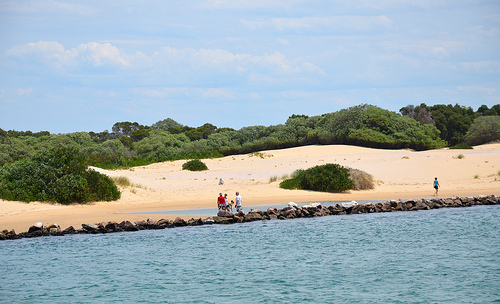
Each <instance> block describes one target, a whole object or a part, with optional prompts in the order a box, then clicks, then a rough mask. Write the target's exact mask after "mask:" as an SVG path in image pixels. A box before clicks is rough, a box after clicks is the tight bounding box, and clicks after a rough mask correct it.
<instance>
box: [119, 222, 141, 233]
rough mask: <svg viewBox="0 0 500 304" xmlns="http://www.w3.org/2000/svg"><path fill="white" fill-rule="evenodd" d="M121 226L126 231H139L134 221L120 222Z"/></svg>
mask: <svg viewBox="0 0 500 304" xmlns="http://www.w3.org/2000/svg"><path fill="white" fill-rule="evenodd" d="M119 226H120V228H122V229H123V230H125V231H137V230H139V228H138V227H137V226H136V225H134V224H133V223H131V222H129V221H122V222H121V223H120V224H119Z"/></svg>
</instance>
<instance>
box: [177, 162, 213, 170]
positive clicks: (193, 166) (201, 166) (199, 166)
mask: <svg viewBox="0 0 500 304" xmlns="http://www.w3.org/2000/svg"><path fill="white" fill-rule="evenodd" d="M182 170H189V171H205V170H208V167H207V165H205V163H204V162H202V161H201V160H199V159H192V160H190V161H187V162H185V163H184V164H182Z"/></svg>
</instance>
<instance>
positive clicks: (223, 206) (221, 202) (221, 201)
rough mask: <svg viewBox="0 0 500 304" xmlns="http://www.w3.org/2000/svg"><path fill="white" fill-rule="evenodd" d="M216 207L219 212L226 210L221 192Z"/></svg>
mask: <svg viewBox="0 0 500 304" xmlns="http://www.w3.org/2000/svg"><path fill="white" fill-rule="evenodd" d="M217 206H218V207H219V210H226V199H225V198H224V196H222V192H221V193H219V197H218V198H217Z"/></svg>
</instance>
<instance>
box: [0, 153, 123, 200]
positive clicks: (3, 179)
mask: <svg viewBox="0 0 500 304" xmlns="http://www.w3.org/2000/svg"><path fill="white" fill-rule="evenodd" d="M0 198H2V199H6V200H17V201H24V202H31V201H52V202H58V203H61V204H70V203H86V202H91V201H110V200H116V199H118V198H120V192H119V191H118V189H117V187H116V186H115V184H114V183H113V181H112V180H111V179H110V178H109V177H108V176H106V175H103V174H100V173H99V172H96V171H94V170H89V169H88V165H87V157H86V155H85V154H83V153H81V152H79V150H78V149H77V148H75V147H63V148H52V149H48V150H45V151H43V152H40V153H37V154H35V155H34V156H33V157H32V158H30V159H23V160H20V161H17V162H15V163H13V164H8V165H5V166H3V167H0Z"/></svg>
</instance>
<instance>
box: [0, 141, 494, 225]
mask: <svg viewBox="0 0 500 304" xmlns="http://www.w3.org/2000/svg"><path fill="white" fill-rule="evenodd" d="M460 154H461V155H463V157H461V158H458V157H457V156H458V155H460ZM262 155H263V156H264V157H257V156H252V155H250V154H245V155H233V156H227V157H223V158H215V159H204V160H202V161H203V162H204V163H206V164H207V166H208V168H209V170H208V171H200V172H191V171H185V170H182V164H183V163H184V162H185V160H180V161H173V162H163V163H155V164H151V165H148V166H140V167H134V168H130V169H126V170H103V169H99V168H96V170H97V171H99V172H101V173H104V174H106V175H108V176H111V177H121V176H123V177H126V178H128V179H129V180H130V182H131V183H132V185H133V186H131V187H126V188H120V191H122V197H121V198H120V199H119V200H117V201H111V202H96V203H91V204H87V205H60V204H51V203H43V202H31V203H24V202H12V201H3V200H0V231H2V230H4V229H15V230H16V231H26V230H27V229H28V228H29V227H30V226H31V225H32V224H34V223H36V222H42V223H43V224H44V225H50V224H53V223H57V224H59V225H60V226H61V227H69V226H79V225H81V224H82V223H87V222H93V223H99V222H105V221H116V222H121V221H123V220H129V221H140V220H143V219H144V214H140V215H137V214H124V213H134V212H152V211H155V210H176V209H178V210H179V209H180V210H186V209H189V210H191V209H197V208H214V212H216V208H217V207H216V206H217V205H216V199H217V196H218V193H219V192H223V193H227V194H228V196H229V199H233V198H234V194H235V191H239V192H240V193H241V195H242V197H243V207H245V206H259V205H260V206H261V205H283V204H287V203H288V202H295V203H312V202H320V203H324V202H339V201H352V200H355V201H370V200H390V199H396V200H397V199H404V200H407V199H415V198H422V197H433V194H434V189H433V187H432V182H433V180H434V177H438V180H439V182H440V184H441V188H440V190H439V196H438V197H453V196H459V197H469V196H470V197H474V196H479V195H500V143H494V144H488V145H482V146H477V147H474V149H473V150H450V149H439V150H428V151H418V152H417V151H410V150H406V149H403V150H382V149H372V148H363V147H355V146H345V145H330V146H305V147H298V148H289V149H282V150H272V151H262ZM325 163H338V164H340V165H342V166H345V167H351V168H355V169H360V170H362V171H365V172H367V173H369V174H371V175H372V176H373V178H374V180H375V184H376V185H375V189H373V190H362V191H349V192H346V193H321V192H314V191H305V190H284V189H281V188H279V182H270V178H271V177H272V176H277V177H278V178H279V177H282V176H284V175H287V174H288V175H289V174H291V173H293V172H294V171H295V170H297V169H307V168H310V167H313V166H316V165H322V164H325ZM219 178H223V180H224V185H220V186H219V185H218V181H219ZM150 216H151V217H152V218H153V219H154V220H159V219H160V217H159V216H158V215H155V214H151V215H150ZM178 216H180V217H183V218H185V219H188V218H190V217H191V216H190V215H178V214H175V215H162V217H164V218H165V219H169V220H173V219H175V218H176V217H178Z"/></svg>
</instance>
